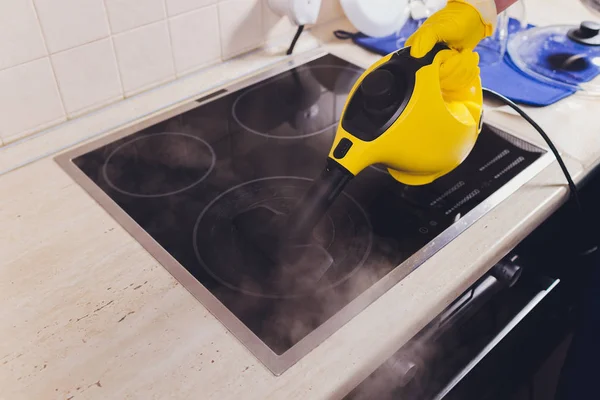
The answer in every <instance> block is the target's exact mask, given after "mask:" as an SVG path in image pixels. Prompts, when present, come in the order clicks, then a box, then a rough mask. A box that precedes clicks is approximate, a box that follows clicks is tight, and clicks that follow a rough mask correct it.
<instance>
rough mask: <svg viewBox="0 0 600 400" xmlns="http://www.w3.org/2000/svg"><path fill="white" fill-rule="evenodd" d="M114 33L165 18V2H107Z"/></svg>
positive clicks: (117, 0) (124, 0)
mask: <svg viewBox="0 0 600 400" xmlns="http://www.w3.org/2000/svg"><path fill="white" fill-rule="evenodd" d="M105 1H106V11H107V12H108V21H109V22H110V28H111V31H112V32H113V33H120V32H124V31H128V30H130V29H134V28H137V27H140V26H142V25H146V24H150V23H152V22H156V21H159V20H161V19H163V18H165V15H166V13H165V3H164V0H105Z"/></svg>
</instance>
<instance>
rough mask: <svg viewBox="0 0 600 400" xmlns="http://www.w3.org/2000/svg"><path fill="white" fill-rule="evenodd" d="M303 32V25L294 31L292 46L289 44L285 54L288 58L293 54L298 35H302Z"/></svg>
mask: <svg viewBox="0 0 600 400" xmlns="http://www.w3.org/2000/svg"><path fill="white" fill-rule="evenodd" d="M303 31H304V25H300V26H299V27H298V30H297V31H296V34H295V35H294V39H293V40H292V44H290V48H289V49H288V51H287V52H286V53H285V54H287V55H288V56H289V55H290V54H292V53H293V52H294V47H296V43H298V39H300V35H302V32H303Z"/></svg>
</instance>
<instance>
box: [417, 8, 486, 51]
mask: <svg viewBox="0 0 600 400" xmlns="http://www.w3.org/2000/svg"><path fill="white" fill-rule="evenodd" d="M490 1H492V2H493V0H490ZM473 2H474V0H471V1H470V2H467V1H464V0H449V1H448V4H446V6H445V7H444V8H442V9H441V10H440V11H438V12H436V13H435V14H433V15H432V16H431V17H429V18H427V20H425V22H424V23H423V25H421V27H420V28H419V29H417V31H416V32H415V33H413V34H412V36H411V37H410V38H409V39H408V40H407V41H406V46H410V47H411V49H410V55H411V56H413V57H417V58H421V57H423V56H425V55H426V54H427V53H428V52H429V51H430V50H431V49H432V48H433V46H435V44H436V43H439V42H444V43H446V44H447V45H448V46H450V47H451V48H453V49H456V50H460V51H462V50H468V51H472V50H473V49H474V48H475V46H477V44H478V43H479V42H480V41H481V40H482V39H483V38H485V37H487V36H491V34H492V32H493V29H494V28H493V22H488V21H486V20H485V19H484V18H483V16H482V15H481V13H480V12H479V10H478V8H477V7H475V6H474V5H473V4H472V3H473Z"/></svg>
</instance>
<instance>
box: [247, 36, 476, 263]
mask: <svg viewBox="0 0 600 400" xmlns="http://www.w3.org/2000/svg"><path fill="white" fill-rule="evenodd" d="M450 51H451V50H449V49H448V47H447V46H446V45H444V44H442V43H440V44H438V45H436V46H435V47H434V48H433V49H432V50H431V51H430V52H429V53H428V54H427V55H426V56H424V57H423V58H414V57H412V56H411V55H410V48H409V47H406V48H403V49H401V50H398V51H397V52H394V53H392V54H389V55H388V56H385V57H383V58H382V59H380V60H379V61H378V62H377V63H375V64H374V65H372V66H371V67H370V68H369V69H368V70H367V71H365V72H364V73H363V74H362V75H361V76H360V78H359V79H358V80H357V82H356V83H355V84H354V87H353V88H352V90H351V91H350V94H349V96H348V99H347V101H346V104H345V107H344V111H343V113H342V116H341V119H340V122H339V125H338V128H337V132H336V135H335V140H334V142H333V146H332V148H331V151H330V153H329V157H328V159H327V166H326V168H325V170H324V171H323V172H322V173H321V175H320V176H319V177H318V178H317V179H316V180H315V181H314V183H313V184H312V186H311V187H310V188H309V190H308V191H307V193H306V194H305V195H304V196H303V198H301V199H300V200H299V202H298V204H297V205H296V207H295V208H294V209H293V211H292V212H291V214H290V215H288V216H287V218H285V219H284V220H283V221H282V220H279V221H278V222H277V223H276V225H278V226H277V227H274V226H273V224H271V225H270V226H269V227H268V228H266V229H265V230H264V231H265V232H266V231H269V232H270V234H268V235H267V237H264V236H263V235H256V232H254V233H253V234H252V241H253V242H255V244H257V245H258V246H259V247H261V248H262V249H263V250H266V251H267V252H269V253H270V254H269V257H270V258H271V259H274V258H277V259H278V260H280V257H279V256H280V255H281V252H278V254H274V250H273V249H276V248H282V247H286V245H285V244H284V245H282V246H276V245H274V242H278V243H290V241H291V242H293V243H298V241H300V242H302V241H303V240H307V238H308V237H309V236H310V234H311V232H312V230H313V228H314V227H315V226H316V225H317V224H318V223H319V221H320V220H321V218H322V217H323V216H324V215H325V213H326V212H327V210H328V209H329V207H330V205H331V204H332V203H333V202H334V201H335V199H336V198H337V196H338V195H339V194H340V193H341V192H342V190H343V189H344V187H345V186H346V184H347V183H348V182H349V181H350V180H351V179H352V178H353V177H355V176H356V175H358V174H359V173H360V172H361V171H363V170H364V169H365V168H367V167H368V166H370V165H373V164H381V165H385V166H386V167H387V168H388V171H389V173H390V174H391V175H392V177H394V178H395V179H396V180H397V181H399V182H401V183H403V184H406V185H424V184H428V183H430V182H432V181H434V180H435V179H437V178H439V177H441V176H443V175H445V174H447V173H449V172H450V171H452V170H453V169H455V168H456V167H457V166H458V165H460V164H461V163H462V162H463V160H464V159H465V158H466V157H467V156H468V155H469V153H470V152H471V150H472V149H473V146H474V145H475V142H476V140H477V137H478V135H479V132H480V131H481V124H482V110H483V93H482V88H481V81H480V79H479V77H477V79H474V81H473V82H472V84H471V86H470V87H465V88H462V89H461V92H460V93H457V92H452V93H444V91H443V90H442V88H441V86H440V65H441V62H442V60H443V59H444V58H445V56H447V55H444V54H443V53H444V52H450ZM268 225H269V224H265V226H268ZM275 232H276V233H275ZM261 236H262V237H261ZM288 247H289V246H288Z"/></svg>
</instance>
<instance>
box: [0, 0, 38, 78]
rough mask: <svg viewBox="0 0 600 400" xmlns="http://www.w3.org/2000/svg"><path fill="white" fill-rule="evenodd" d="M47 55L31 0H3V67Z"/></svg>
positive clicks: (0, 54) (0, 10) (0, 34)
mask: <svg viewBox="0 0 600 400" xmlns="http://www.w3.org/2000/svg"><path fill="white" fill-rule="evenodd" d="M44 55H46V47H45V46H44V40H43V38H42V32H41V30H40V27H39V24H38V21H37V17H36V15H35V10H34V8H33V3H32V2H31V0H0V70H1V69H4V68H9V67H13V66H15V65H17V64H21V63H25V62H27V61H31V60H35V59H36V58H40V57H43V56H44Z"/></svg>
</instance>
